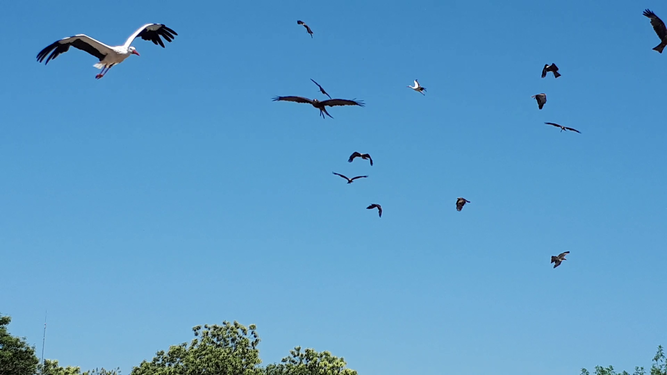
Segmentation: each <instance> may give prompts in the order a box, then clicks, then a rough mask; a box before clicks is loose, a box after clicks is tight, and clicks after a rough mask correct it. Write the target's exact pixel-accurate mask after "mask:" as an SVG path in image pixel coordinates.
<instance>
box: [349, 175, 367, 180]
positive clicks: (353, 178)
mask: <svg viewBox="0 0 667 375" xmlns="http://www.w3.org/2000/svg"><path fill="white" fill-rule="evenodd" d="M367 177H368V176H356V177H352V178H351V179H350V181H354V180H356V179H358V178H367Z"/></svg>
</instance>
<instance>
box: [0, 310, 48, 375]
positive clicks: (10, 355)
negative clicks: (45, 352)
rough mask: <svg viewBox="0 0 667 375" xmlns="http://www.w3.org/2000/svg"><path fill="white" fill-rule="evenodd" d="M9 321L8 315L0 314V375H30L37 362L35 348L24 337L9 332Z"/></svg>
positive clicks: (33, 371) (10, 319)
mask: <svg viewBox="0 0 667 375" xmlns="http://www.w3.org/2000/svg"><path fill="white" fill-rule="evenodd" d="M11 321H12V318H10V317H8V316H0V375H32V374H34V373H35V370H36V369H37V363H38V362H39V360H38V359H37V356H35V348H33V347H31V346H29V345H28V344H27V343H26V342H25V339H24V338H19V337H14V336H12V335H10V334H9V332H8V331H7V326H8V325H9V323H10V322H11Z"/></svg>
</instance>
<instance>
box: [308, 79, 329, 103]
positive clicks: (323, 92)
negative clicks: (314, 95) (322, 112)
mask: <svg viewBox="0 0 667 375" xmlns="http://www.w3.org/2000/svg"><path fill="white" fill-rule="evenodd" d="M310 80H311V81H313V83H314V84H316V85H317V87H319V88H320V92H321V93H322V94H324V95H326V96H328V97H329V99H331V95H329V94H328V93H327V92H326V91H324V89H323V88H322V86H320V84H319V83H317V82H315V80H314V79H312V78H311V79H310Z"/></svg>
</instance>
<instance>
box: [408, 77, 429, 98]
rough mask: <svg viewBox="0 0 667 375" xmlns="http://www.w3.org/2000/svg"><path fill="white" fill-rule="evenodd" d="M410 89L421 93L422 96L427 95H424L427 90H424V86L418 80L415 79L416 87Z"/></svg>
mask: <svg viewBox="0 0 667 375" xmlns="http://www.w3.org/2000/svg"><path fill="white" fill-rule="evenodd" d="M408 87H409V88H411V89H413V90H415V91H417V92H418V93H421V94H422V95H426V94H424V91H426V89H425V88H424V86H422V85H420V84H419V81H417V80H416V79H415V85H414V86H408Z"/></svg>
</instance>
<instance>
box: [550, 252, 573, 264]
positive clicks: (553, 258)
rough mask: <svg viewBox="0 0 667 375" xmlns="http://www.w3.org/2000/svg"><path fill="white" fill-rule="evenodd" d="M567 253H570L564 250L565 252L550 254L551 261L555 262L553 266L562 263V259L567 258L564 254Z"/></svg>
mask: <svg viewBox="0 0 667 375" xmlns="http://www.w3.org/2000/svg"><path fill="white" fill-rule="evenodd" d="M569 253H570V252H569V251H565V252H562V253H560V254H558V255H552V256H551V263H555V264H554V268H556V267H558V266H560V264H561V263H563V261H564V260H567V259H565V256H566V255H567V254H569Z"/></svg>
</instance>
